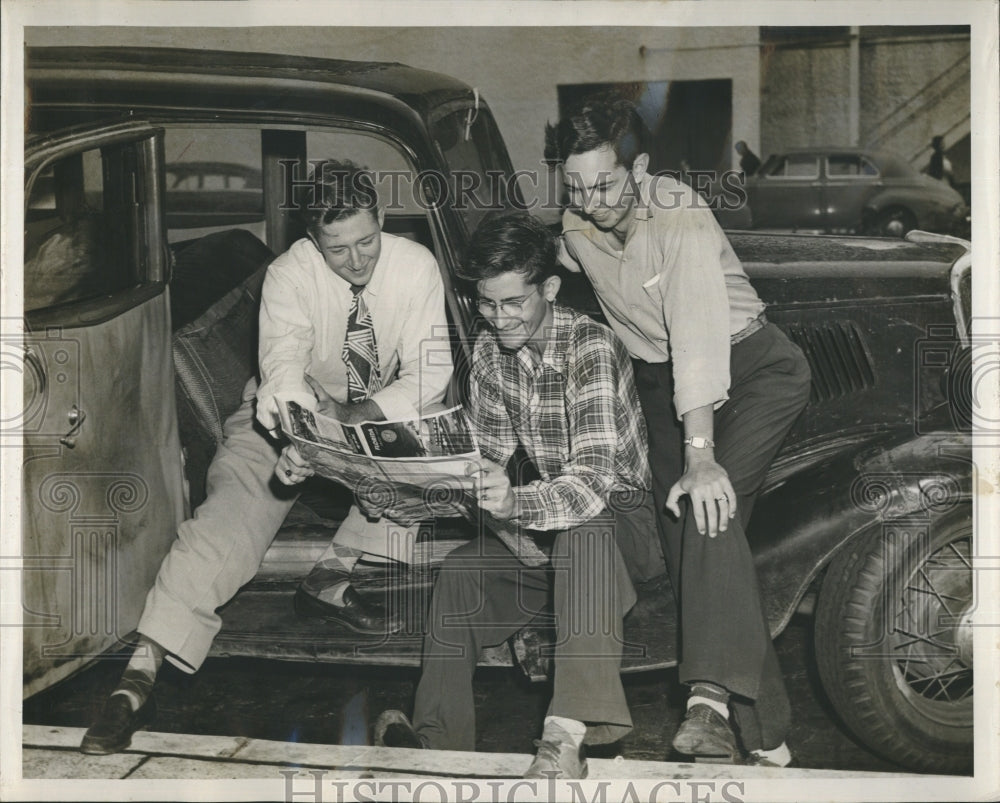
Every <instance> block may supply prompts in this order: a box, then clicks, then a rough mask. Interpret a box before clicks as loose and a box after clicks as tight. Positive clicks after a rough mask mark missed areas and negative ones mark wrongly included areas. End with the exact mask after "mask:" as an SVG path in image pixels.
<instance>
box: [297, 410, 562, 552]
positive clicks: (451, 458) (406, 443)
mask: <svg viewBox="0 0 1000 803" xmlns="http://www.w3.org/2000/svg"><path fill="white" fill-rule="evenodd" d="M279 411H280V414H281V423H282V429H283V430H284V432H285V434H286V435H287V436H288V438H289V439H290V440H291V441H292V442H294V443H295V445H296V447H297V448H298V450H299V454H300V455H301V456H302V457H303V458H304V459H306V460H307V461H309V463H310V465H311V466H312V468H313V470H314V471H315V472H316V473H317V474H319V475H320V476H323V477H326V478H327V479H331V480H334V481H336V482H339V483H341V484H342V485H345V486H347V487H348V488H350V489H351V490H352V491H354V493H355V494H356V495H357V496H358V498H359V499H361V500H362V502H363V506H365V507H368V508H370V509H374V510H380V511H385V513H386V515H388V516H389V517H390V518H392V519H394V520H396V521H398V522H400V523H413V522H417V521H421V520H424V519H427V518H436V517H441V518H449V517H457V516H461V517H463V518H465V519H467V520H469V521H471V522H473V523H474V524H477V526H484V527H486V528H487V529H489V530H490V531H491V532H493V533H494V534H495V535H496V536H497V537H498V538H500V540H501V541H503V542H504V544H506V545H507V548H508V549H510V551H511V552H513V553H514V555H516V556H517V557H518V559H520V560H521V562H522V563H525V564H526V565H529V566H540V565H542V564H544V563H546V562H547V561H548V558H547V557H546V555H545V554H544V553H543V552H542V551H541V550H540V549H539V548H538V546H537V545H536V543H535V541H534V539H532V538H531V537H530V536H529V535H527V534H524V533H523V532H522V531H521V528H519V527H518V526H517V525H516V524H512V523H511V522H504V521H500V520H499V519H496V518H494V517H493V516H492V515H490V514H489V513H487V512H485V511H482V510H480V509H479V506H478V505H477V504H476V500H475V495H474V494H473V491H474V489H475V483H476V479H475V477H470V476H469V474H468V469H469V464H470V462H472V463H478V458H479V449H478V447H477V446H476V442H475V437H474V436H473V432H472V427H471V425H470V424H469V420H468V417H467V416H466V415H465V411H464V410H463V409H462V408H461V407H452V408H451V409H448V410H444V411H443V412H440V413H435V414H432V415H428V416H424V417H422V418H420V419H416V420H409V421H366V422H364V423H362V424H343V423H341V422H339V421H336V420H334V419H332V418H329V417H327V416H324V415H322V414H320V413H314V412H312V411H310V410H306V409H305V408H303V407H302V406H301V405H299V404H297V403H296V402H293V401H287V402H282V403H280V404H279Z"/></svg>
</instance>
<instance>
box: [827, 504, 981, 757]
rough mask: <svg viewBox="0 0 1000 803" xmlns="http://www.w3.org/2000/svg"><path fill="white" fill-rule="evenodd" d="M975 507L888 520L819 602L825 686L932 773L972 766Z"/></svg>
mask: <svg viewBox="0 0 1000 803" xmlns="http://www.w3.org/2000/svg"><path fill="white" fill-rule="evenodd" d="M972 608H973V594H972V511H971V506H970V505H969V504H967V503H964V504H961V505H959V506H958V507H956V508H955V509H953V510H951V511H949V512H948V513H946V514H942V515H936V516H935V515H931V516H929V517H928V518H927V519H907V520H905V521H888V522H884V523H883V524H882V525H881V526H880V527H877V528H875V529H874V530H873V531H871V532H868V533H865V534H863V535H861V536H858V537H857V538H855V539H853V540H852V541H850V542H849V543H847V544H846V545H845V546H844V547H843V548H842V549H841V551H840V553H839V554H838V555H837V556H836V557H835V558H834V560H833V562H832V563H831V565H830V567H829V569H828V570H827V573H826V577H825V578H824V580H823V584H822V587H821V588H820V597H819V601H818V603H817V608H816V637H815V641H816V660H817V663H818V668H819V674H820V678H821V680H822V682H823V687H824V689H825V690H826V692H827V695H828V696H829V698H830V701H831V702H832V703H833V706H834V708H835V709H836V710H837V713H838V714H839V715H840V717H841V719H843V721H844V723H845V724H846V725H847V726H848V727H849V728H850V729H851V731H852V732H853V733H854V735H855V736H856V737H857V738H858V739H860V740H861V741H862V742H864V743H865V744H866V745H868V747H870V748H871V749H872V750H874V751H875V752H877V753H879V754H880V755H882V756H884V757H885V758H888V759H889V760H891V761H895V762H897V763H899V764H901V765H903V766H906V767H909V768H912V769H914V770H919V771H923V772H970V771H971V770H972V754H973V733H972V720H973V701H972V626H971V621H970V620H971V614H972Z"/></svg>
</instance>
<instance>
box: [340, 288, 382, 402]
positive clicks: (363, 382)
mask: <svg viewBox="0 0 1000 803" xmlns="http://www.w3.org/2000/svg"><path fill="white" fill-rule="evenodd" d="M364 289H365V288H364V285H351V292H352V293H354V298H352V299H351V308H350V310H348V313H347V335H346V336H345V337H344V350H343V358H344V364H345V365H346V366H347V400H348V401H350V402H359V401H364V400H365V399H369V398H371V397H372V396H373V395H374V394H375V393H377V392H378V391H379V390H380V389H381V387H382V379H381V377H380V376H379V370H378V348H377V347H376V346H375V327H374V325H373V324H372V314H371V312H369V310H368V305H367V304H365V300H364V299H363V298H362V297H361V291H362V290H364Z"/></svg>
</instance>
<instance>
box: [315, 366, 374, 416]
mask: <svg viewBox="0 0 1000 803" xmlns="http://www.w3.org/2000/svg"><path fill="white" fill-rule="evenodd" d="M304 376H305V380H306V382H308V383H309V387H311V388H312V392H313V395H315V396H316V402H317V404H316V412H317V413H319V414H320V415H325V416H327V417H328V418H335V419H337V420H338V421H340V422H341V423H343V424H361V423H362V422H364V421H385V414H384V413H383V412H382V408H381V407H379V406H378V404H376V403H375V402H373V401H372V400H371V399H365V401H361V402H356V403H354V404H351V403H350V402H339V401H337V400H336V399H334V398H333V396H331V395H330V394H329V393H327V392H326V388H324V387H323V386H322V385H321V384H320V383H319V382H317V381H316V380H315V379H313V378H312V377H311V376H309V374H305V375H304Z"/></svg>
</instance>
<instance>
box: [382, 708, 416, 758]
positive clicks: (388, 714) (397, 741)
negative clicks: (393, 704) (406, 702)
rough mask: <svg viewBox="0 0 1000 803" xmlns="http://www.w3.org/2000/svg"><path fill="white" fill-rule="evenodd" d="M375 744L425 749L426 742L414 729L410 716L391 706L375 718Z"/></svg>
mask: <svg viewBox="0 0 1000 803" xmlns="http://www.w3.org/2000/svg"><path fill="white" fill-rule="evenodd" d="M375 744H376V745H377V746H378V747H406V748H409V749H410V750H423V749H424V743H423V742H422V741H421V739H420V736H418V735H417V732H416V731H415V730H413V725H411V724H410V720H409V718H408V717H407V716H406V714H404V713H403V712H402V711H397V710H395V709H394V708H390V709H389V710H388V711H383V712H382V713H381V714H379V715H378V719H377V720H375Z"/></svg>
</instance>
